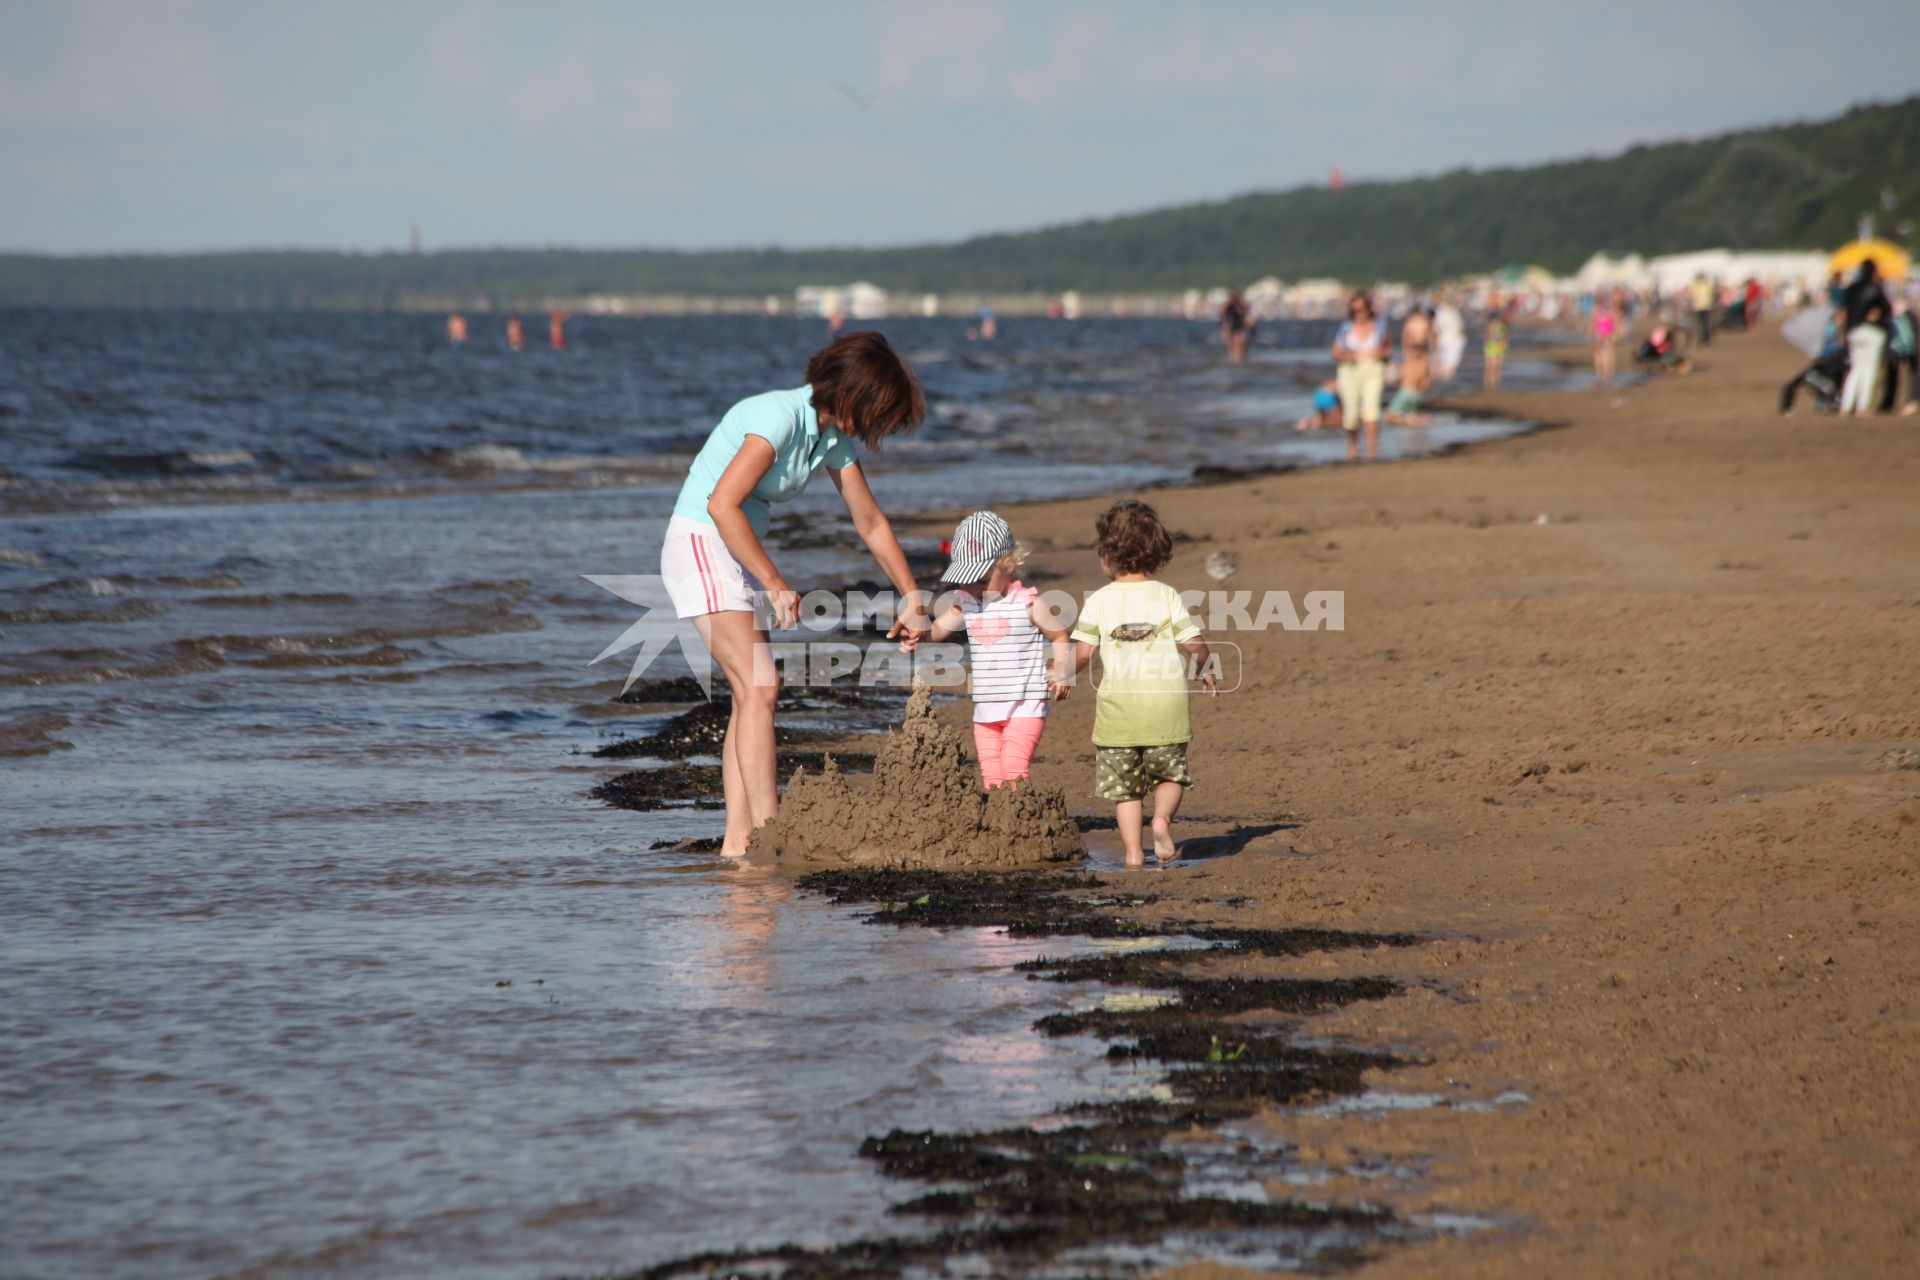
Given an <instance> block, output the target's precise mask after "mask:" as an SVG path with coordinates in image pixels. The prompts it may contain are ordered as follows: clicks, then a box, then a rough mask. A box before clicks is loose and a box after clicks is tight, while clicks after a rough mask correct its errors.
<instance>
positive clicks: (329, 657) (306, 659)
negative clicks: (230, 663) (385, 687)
mask: <svg viewBox="0 0 1920 1280" xmlns="http://www.w3.org/2000/svg"><path fill="white" fill-rule="evenodd" d="M419 656H420V652H419V650H417V649H403V648H401V647H400V646H399V645H397V644H383V645H378V646H376V647H375V648H372V649H369V650H367V651H366V652H364V653H315V652H313V651H312V650H311V649H309V648H306V647H304V646H289V647H288V648H286V649H283V650H281V651H279V652H275V653H269V654H267V655H265V656H264V657H261V658H258V659H256V660H255V661H254V662H252V663H251V664H250V665H252V666H256V667H267V668H286V667H397V666H399V665H400V664H401V663H403V662H411V661H413V660H414V659H415V658H418V657H419Z"/></svg>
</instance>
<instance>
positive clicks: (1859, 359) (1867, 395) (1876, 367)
mask: <svg viewBox="0 0 1920 1280" xmlns="http://www.w3.org/2000/svg"><path fill="white" fill-rule="evenodd" d="M1885 318H1886V311H1885V310H1884V309H1883V308H1882V306H1881V304H1880V303H1877V302H1876V303H1873V304H1872V305H1870V306H1869V307H1868V308H1867V310H1866V312H1865V313H1864V314H1862V315H1861V317H1860V323H1858V324H1856V325H1854V326H1853V328H1851V329H1849V330H1848V331H1847V381H1846V383H1845V385H1843V386H1842V387H1841V388H1840V412H1841V413H1850V414H1852V415H1854V416H1855V417H1859V416H1861V415H1863V414H1867V413H1871V412H1873V410H1874V409H1875V407H1876V402H1877V401H1878V400H1879V398H1880V366H1881V364H1882V363H1884V362H1885V360H1886V356H1887V331H1886V329H1885V328H1884V327H1883V324H1884V321H1885Z"/></svg>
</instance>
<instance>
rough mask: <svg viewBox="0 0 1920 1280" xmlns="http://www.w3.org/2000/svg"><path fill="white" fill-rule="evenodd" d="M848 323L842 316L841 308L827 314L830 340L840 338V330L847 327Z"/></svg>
mask: <svg viewBox="0 0 1920 1280" xmlns="http://www.w3.org/2000/svg"><path fill="white" fill-rule="evenodd" d="M846 323H847V318H846V316H844V315H843V314H841V311H840V308H838V307H835V308H834V309H833V310H831V311H829V312H827V336H828V337H830V338H835V337H839V336H840V330H841V329H843V328H845V327H846Z"/></svg>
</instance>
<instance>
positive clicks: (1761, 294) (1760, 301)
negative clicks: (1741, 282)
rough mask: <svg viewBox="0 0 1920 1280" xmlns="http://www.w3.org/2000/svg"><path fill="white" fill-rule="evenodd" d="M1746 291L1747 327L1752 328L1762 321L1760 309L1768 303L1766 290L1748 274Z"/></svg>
mask: <svg viewBox="0 0 1920 1280" xmlns="http://www.w3.org/2000/svg"><path fill="white" fill-rule="evenodd" d="M1745 293H1746V297H1745V299H1744V301H1745V303H1746V320H1747V328H1749V329H1751V328H1753V326H1755V325H1757V324H1759V323H1760V311H1761V308H1763V307H1764V306H1765V305H1766V292H1765V291H1764V290H1762V289H1761V288H1760V282H1759V281H1758V280H1755V279H1754V278H1753V277H1752V276H1748V277H1747V284H1746V290H1745Z"/></svg>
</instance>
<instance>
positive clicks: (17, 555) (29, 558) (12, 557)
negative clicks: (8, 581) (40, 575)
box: [0, 547, 40, 569]
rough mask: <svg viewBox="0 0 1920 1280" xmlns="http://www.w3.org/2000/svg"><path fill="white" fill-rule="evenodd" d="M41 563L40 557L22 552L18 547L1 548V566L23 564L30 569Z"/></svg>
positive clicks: (28, 552) (29, 552)
mask: <svg viewBox="0 0 1920 1280" xmlns="http://www.w3.org/2000/svg"><path fill="white" fill-rule="evenodd" d="M39 563H40V557H39V556H37V555H35V554H33V552H31V551H22V550H21V549H20V548H18V547H0V564H21V565H25V566H27V567H28V568H29V569H31V568H33V567H34V566H36V565H38V564H39Z"/></svg>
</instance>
